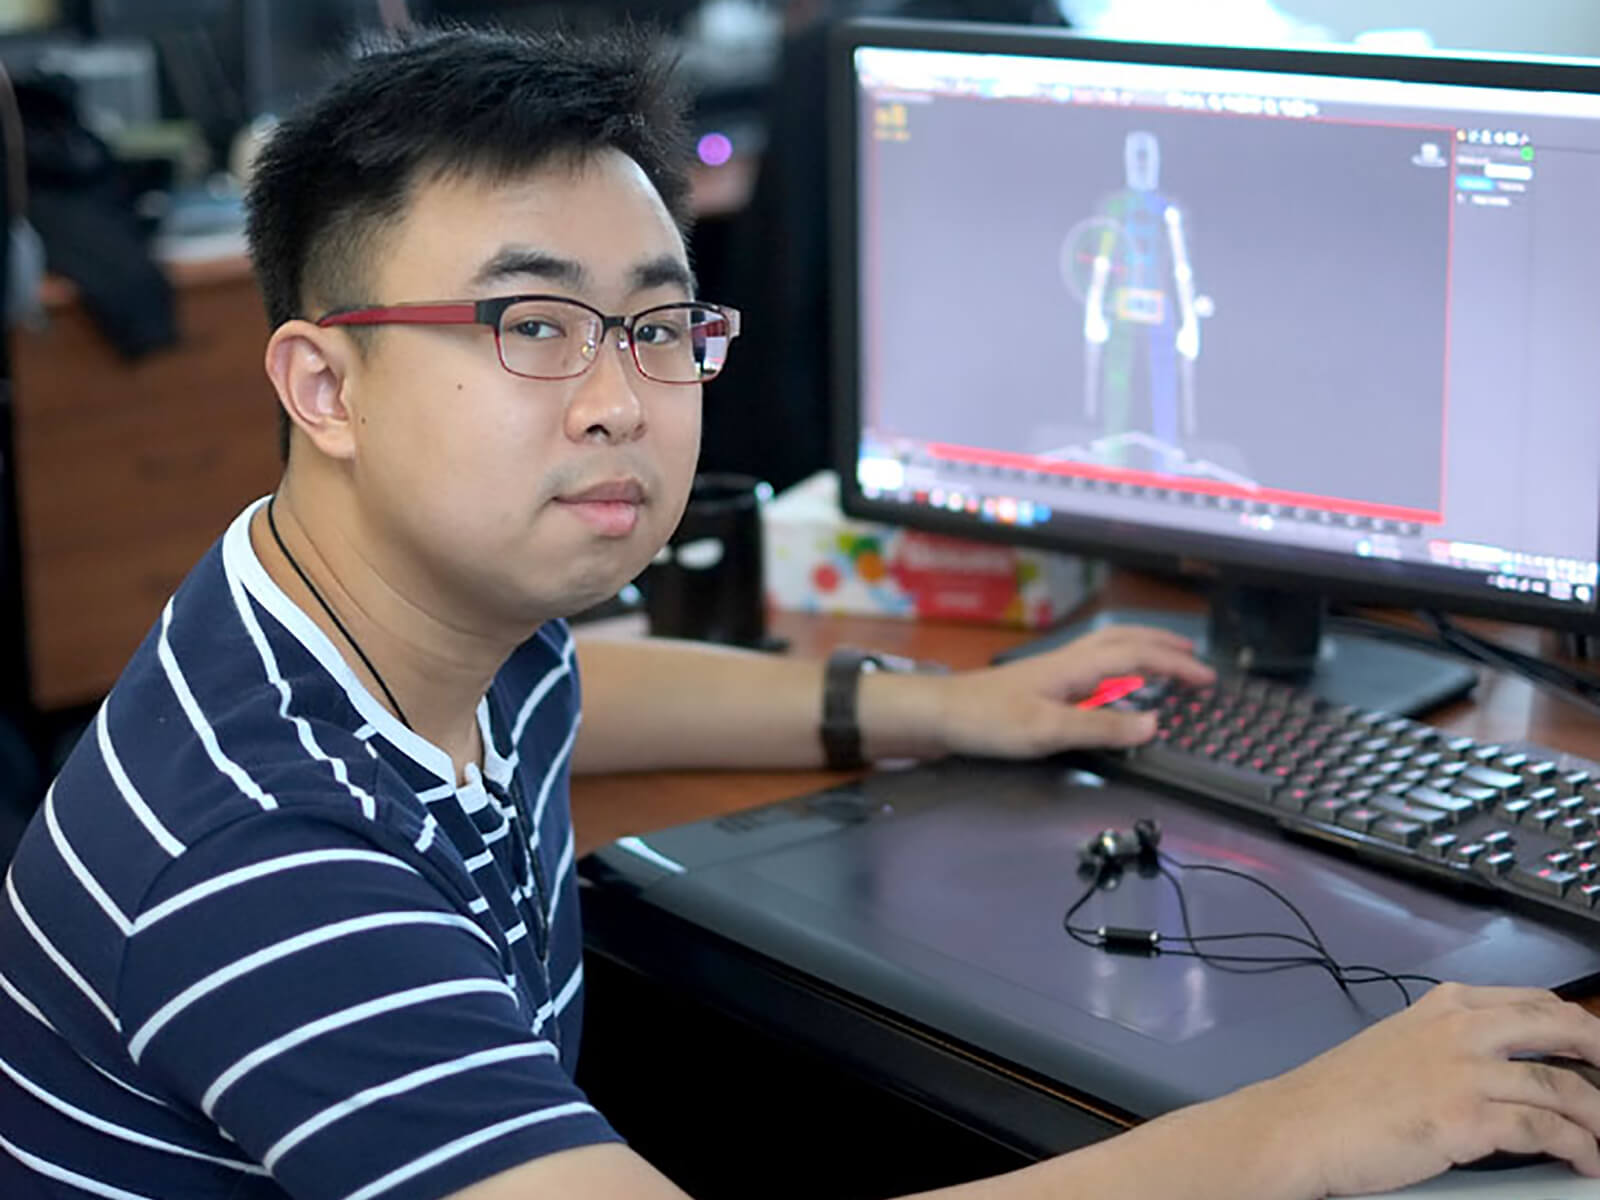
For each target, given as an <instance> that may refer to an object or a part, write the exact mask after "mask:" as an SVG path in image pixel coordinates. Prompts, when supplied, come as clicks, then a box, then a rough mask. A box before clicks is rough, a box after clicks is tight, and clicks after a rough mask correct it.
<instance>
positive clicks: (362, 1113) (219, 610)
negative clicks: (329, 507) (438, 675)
mask: <svg viewBox="0 0 1600 1200" xmlns="http://www.w3.org/2000/svg"><path fill="white" fill-rule="evenodd" d="M256 507H259V502H258V504H257V505H253V506H252V507H251V509H250V510H247V511H246V512H245V513H244V514H243V515H242V516H241V517H239V519H238V520H236V521H235V522H234V523H233V525H232V527H231V528H230V529H229V530H228V532H227V533H226V534H225V535H224V536H223V538H222V539H221V540H220V541H219V542H218V543H217V545H215V546H213V547H212V549H211V551H210V552H209V553H208V554H207V555H206V557H205V558H204V559H203V560H202V561H201V562H200V563H199V565H198V566H197V567H196V568H195V569H194V571H193V572H192V573H191V574H190V576H189V578H188V579H187V580H185V582H184V583H183V585H182V587H180V588H179V590H178V592H177V594H176V595H175V596H174V597H173V598H172V600H171V601H170V602H169V603H168V605H167V607H166V610H165V611H164V612H163V613H162V615H161V619H160V621H159V622H158V623H157V625H156V627H155V628H154V629H153V630H152V631H151V632H150V635H149V636H148V637H147V638H146V639H145V642H144V644H143V645H142V646H141V647H140V649H139V651H138V653H137V654H136V655H135V656H134V658H133V660H132V662H131V663H130V664H129V666H128V669H127V670H126V671H125V672H124V674H123V676H122V678H121V679H120V680H119V681H118V683H117V686H116V687H115V688H114V689H113V691H112V693H111V695H110V697H109V698H108V699H107V701H106V703H105V705H104V706H103V707H102V708H101V710H100V712H99V713H98V715H97V716H96V717H95V719H94V722H93V724H92V725H91V726H90V728H89V729H88V731H87V732H86V733H85V734H84V737H83V739H82V741H81V742H80V744H79V745H78V747H77V749H76V750H75V751H74V752H73V754H72V756H71V758H70V759H69V760H68V761H67V764H66V766H65V767H64V768H63V769H62V771H61V774H60V776H59V777H58V778H57V779H56V781H55V784H54V786H53V787H52V788H51V789H50V792H49V794H48V795H47V796H46V798H45V801H44V804H43V806H42V808H41V810H40V812H39V814H38V815H37V816H36V817H35V819H34V821H33V823H32V825H31V826H30V827H29V829H28V832H27V834H26V835H25V836H24V838H23V842H22V845H21V847H20V848H19V850H18V852H17V856H16V859H15V860H14V862H13V864H12V866H11V869H10V871H9V872H8V874H7V876H6V880H5V896H4V897H3V898H0V1196H5V1197H6V1198H7V1200H21V1198H24V1197H34V1196H52V1197H54V1196H81V1195H92V1196H108V1197H151V1198H154V1200H172V1198H176V1197H208V1196H217V1197H221V1196H227V1197H230V1198H234V1200H247V1198H249V1200H254V1198H257V1197H282V1196H285V1195H289V1196H295V1197H306V1198H316V1200H321V1198H323V1197H345V1198H348V1200H367V1198H369V1197H384V1198H386V1200H398V1198H401V1197H437V1196H441V1195H446V1194H448V1193H450V1192H452V1191H456V1190H459V1189H461V1188H464V1187H467V1186H469V1185H470V1184H472V1183H474V1182H476V1181H478V1180H481V1179H484V1178H487V1177H489V1176H490V1175H493V1174H495V1173H497V1172H499V1171H502V1170H505V1169H507V1168H509V1167H512V1166H515V1165H517V1164H518V1163H522V1162H525V1161H527V1160H529V1159H532V1158H535V1157H537V1156H539V1155H543V1154H548V1153H551V1152H553V1151H557V1150H562V1149H567V1148H570V1147H575V1146H580V1145H586V1144H590V1143H595V1142H602V1141H612V1140H616V1134H615V1133H614V1132H613V1131H612V1130H611V1128H610V1127H609V1126H608V1125H607V1124H606V1123H605V1121H604V1120H603V1119H602V1118H601V1117H600V1116H599V1114H598V1113H596V1112H595V1110H594V1109H593V1108H591V1107H590V1106H589V1105H588V1104H587V1103H586V1102H585V1100H584V1098H583V1095H582V1094H581V1093H580V1092H579V1090H578V1089H577V1087H576V1086H575V1085H574V1084H573V1082H572V1076H571V1071H572V1067H573V1058H574V1055H575V1052H576V1049H577V1045H578V1037H579V1028H580V1024H581V1019H582V996H583V974H582V970H583V968H582V961H581V957H580V954H581V949H582V944H581V935H580V930H579V921H578V906H577V894H576V882H575V879H574V874H573V861H572V860H573V839H572V823H571V817H570V813H569V810H568V799H567V781H568V760H569V757H570V752H571V749H572V743H573V739H574V737H575V735H576V733H577V728H578V680H577V672H576V664H575V662H574V654H573V644H572V637H571V634H570V633H569V632H568V631H567V629H566V627H565V626H564V625H563V624H561V623H559V622H558V623H554V624H551V625H547V626H545V627H544V628H542V629H541V630H539V632H538V633H537V634H536V635H535V636H534V637H532V638H530V639H529V640H528V642H527V643H525V644H524V645H523V646H522V647H521V648H520V649H519V650H518V651H517V652H516V653H515V654H514V655H513V656H512V658H511V659H510V661H509V662H507V664H506V665H505V667H504V669H503V670H502V671H501V672H500V674H499V675H498V676H497V677H496V679H495V681H494V684H493V686H492V687H491V689H490V691H489V694H488V696H486V697H485V699H484V702H483V704H482V705H481V706H480V708H479V710H478V718H479V723H480V727H481V729H482V733H483V741H484V759H485V762H484V768H483V770H482V772H481V773H480V772H477V771H476V770H475V769H469V780H468V782H467V783H466V784H465V785H463V786H457V783H456V772H455V769H454V766H453V764H452V762H451V760H450V757H449V756H448V755H447V754H445V753H444V752H443V751H442V750H440V749H439V748H438V747H436V746H434V745H432V744H430V743H429V742H426V741H424V740H423V739H422V738H420V737H418V736H417V735H416V734H414V733H412V732H411V731H409V730H408V729H406V728H405V727H404V726H403V725H401V724H400V723H399V722H398V721H397V720H395V718H394V717H392V716H391V715H390V714H389V713H388V712H387V710H385V709H384V708H383V707H382V706H381V705H380V704H379V703H378V702H377V701H376V700H374V698H373V697H372V696H371V694H370V693H368V692H367V691H366V690H365V689H364V688H363V687H362V686H361V684H360V683H359V682H357V680H356V678H355V676H354V675H353V674H352V673H351V671H350V670H349V668H348V667H347V666H346V664H345V663H344V661H343V659H342V658H340V656H339V654H338V653H337V651H336V650H335V649H334V646H333V645H332V643H331V642H330V641H329V640H328V639H327V638H326V637H325V636H324V635H323V634H322V633H321V631H320V630H319V629H318V628H317V627H316V626H315V625H314V624H313V623H312V622H311V621H310V620H309V619H308V618H307V617H306V615H305V614H304V613H303V612H302V611H301V610H300V609H299V608H297V607H296V606H295V605H294V604H293V603H292V602H291V601H290V600H289V598H288V597H287V596H286V595H285V594H284V593H283V592H282V591H281V590H280V589H279V588H278V587H277V585H276V584H275V583H273V581H272V580H271V579H270V578H269V577H268V575H267V573H266V572H265V570H263V568H262V566H261V563H260V561H259V560H258V559H257V558H256V556H255V553H254V551H253V549H252V548H251V545H250V537H249V528H248V522H249V518H250V516H251V513H252V512H254V510H255V508H256Z"/></svg>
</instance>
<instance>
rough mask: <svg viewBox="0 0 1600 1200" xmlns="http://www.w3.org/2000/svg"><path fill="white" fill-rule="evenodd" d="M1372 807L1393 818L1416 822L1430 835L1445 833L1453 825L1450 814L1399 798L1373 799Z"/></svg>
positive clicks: (1382, 797) (1380, 797)
mask: <svg viewBox="0 0 1600 1200" xmlns="http://www.w3.org/2000/svg"><path fill="white" fill-rule="evenodd" d="M1372 807H1373V808H1376V809H1381V810H1382V811H1383V812H1385V813H1387V814H1388V815H1389V816H1391V817H1398V818H1400V819H1401V820H1403V821H1411V822H1414V823H1415V824H1417V825H1420V826H1422V827H1423V828H1424V829H1425V830H1427V831H1428V832H1429V833H1440V832H1443V831H1444V830H1446V829H1448V828H1449V827H1450V824H1451V816H1450V814H1449V813H1445V812H1440V811H1439V810H1438V809H1436V808H1428V807H1426V806H1425V805H1421V804H1408V803H1407V802H1406V801H1404V800H1402V799H1401V798H1400V797H1399V796H1378V797H1376V798H1374V799H1373V801H1372Z"/></svg>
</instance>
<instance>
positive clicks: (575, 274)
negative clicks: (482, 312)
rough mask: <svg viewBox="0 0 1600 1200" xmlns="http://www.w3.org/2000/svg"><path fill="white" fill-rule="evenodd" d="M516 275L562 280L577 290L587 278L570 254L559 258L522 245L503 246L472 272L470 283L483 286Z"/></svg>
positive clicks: (581, 266) (553, 281)
mask: <svg viewBox="0 0 1600 1200" xmlns="http://www.w3.org/2000/svg"><path fill="white" fill-rule="evenodd" d="M518 275H536V276H538V277H539V278H541V279H548V280H549V281H551V282H552V283H559V284H562V285H564V286H566V287H568V288H571V289H572V290H573V291H581V290H582V289H583V286H584V284H586V283H587V282H588V279H589V273H588V272H587V271H585V270H584V269H583V264H582V263H580V262H575V261H574V260H572V259H570V258H562V257H560V256H559V255H555V254H547V253H545V252H544V251H543V250H532V249H529V248H527V247H525V246H505V247H502V248H501V249H500V250H499V251H497V252H496V253H495V255H494V257H493V258H491V259H489V261H488V262H486V263H484V264H483V266H481V267H479V268H478V270H477V272H476V273H475V274H474V275H473V276H472V279H471V284H470V286H472V287H474V288H478V287H485V286H487V285H489V284H491V283H499V282H500V281H501V280H504V279H510V278H513V277H515V276H518Z"/></svg>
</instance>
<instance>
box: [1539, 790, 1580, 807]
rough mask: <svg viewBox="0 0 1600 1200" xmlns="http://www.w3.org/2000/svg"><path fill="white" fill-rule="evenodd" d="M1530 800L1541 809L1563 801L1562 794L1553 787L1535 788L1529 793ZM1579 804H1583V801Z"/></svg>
mask: <svg viewBox="0 0 1600 1200" xmlns="http://www.w3.org/2000/svg"><path fill="white" fill-rule="evenodd" d="M1528 799H1529V800H1532V801H1533V802H1534V803H1535V804H1537V805H1538V806H1539V807H1540V808H1545V807H1547V806H1549V805H1551V804H1554V803H1556V801H1558V800H1560V799H1561V793H1560V792H1558V791H1557V790H1556V789H1555V788H1553V787H1540V788H1534V789H1533V790H1532V791H1531V792H1529V793H1528ZM1578 803H1579V804H1582V803H1583V801H1581V800H1580V801H1578Z"/></svg>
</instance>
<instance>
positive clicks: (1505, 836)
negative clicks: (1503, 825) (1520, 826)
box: [1479, 829, 1517, 850]
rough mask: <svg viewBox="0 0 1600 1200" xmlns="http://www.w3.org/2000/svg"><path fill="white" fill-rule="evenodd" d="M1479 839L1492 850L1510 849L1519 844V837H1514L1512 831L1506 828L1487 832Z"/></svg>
mask: <svg viewBox="0 0 1600 1200" xmlns="http://www.w3.org/2000/svg"><path fill="white" fill-rule="evenodd" d="M1479 841H1481V842H1482V843H1483V844H1484V845H1485V846H1487V847H1488V848H1489V849H1490V850H1509V849H1511V847H1513V846H1515V845H1516V844H1517V839H1516V838H1514V837H1512V836H1511V833H1510V832H1509V831H1508V830H1505V829H1496V830H1495V831H1494V832H1492V833H1486V834H1484V835H1483V837H1482V838H1480V839H1479Z"/></svg>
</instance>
